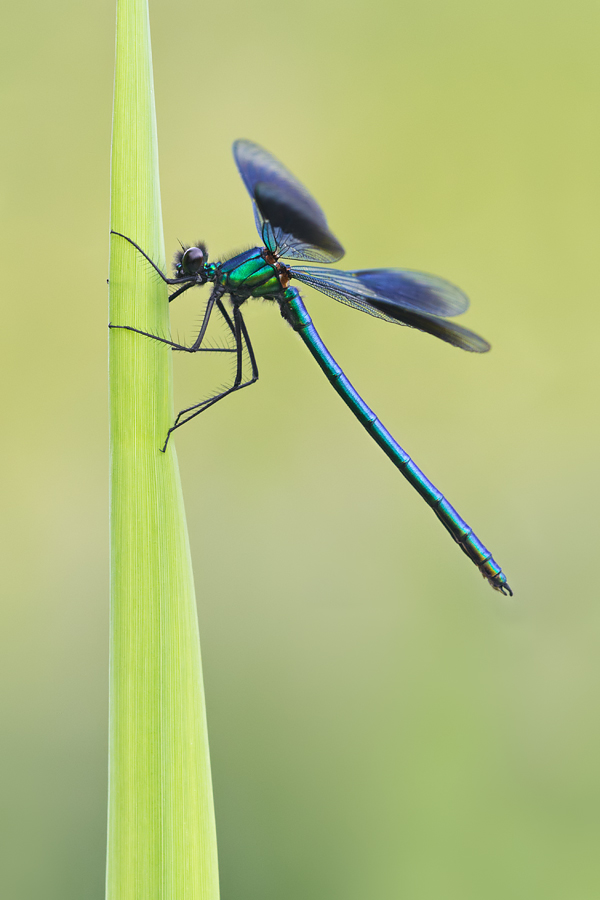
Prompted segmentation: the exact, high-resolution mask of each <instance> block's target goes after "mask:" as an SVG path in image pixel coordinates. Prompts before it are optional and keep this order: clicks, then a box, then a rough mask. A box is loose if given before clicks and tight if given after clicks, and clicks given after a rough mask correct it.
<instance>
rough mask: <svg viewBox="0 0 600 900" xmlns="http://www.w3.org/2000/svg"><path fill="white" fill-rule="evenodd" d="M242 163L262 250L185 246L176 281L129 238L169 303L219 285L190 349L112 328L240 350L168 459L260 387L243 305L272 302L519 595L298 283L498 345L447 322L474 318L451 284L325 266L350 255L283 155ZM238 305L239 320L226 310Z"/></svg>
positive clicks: (460, 343)
mask: <svg viewBox="0 0 600 900" xmlns="http://www.w3.org/2000/svg"><path fill="white" fill-rule="evenodd" d="M233 155H234V158H235V161H236V164H237V167H238V169H239V172H240V175H241V177H242V180H243V182H244V184H245V186H246V189H247V191H248V193H249V194H250V197H251V198H252V204H253V207H254V218H255V221H256V227H257V229H258V233H259V235H260V237H261V239H262V241H263V245H264V246H262V247H254V248H253V249H251V250H247V251H246V252H244V253H240V254H237V255H236V256H233V257H232V258H231V259H227V260H225V261H224V262H218V263H213V262H208V254H207V252H206V247H205V246H204V244H202V243H198V244H196V245H195V246H193V247H187V246H184V247H183V248H182V250H181V251H180V252H178V253H177V254H176V257H175V264H174V269H175V277H174V278H168V277H167V276H166V275H165V273H164V272H162V271H161V269H160V268H159V267H158V266H157V265H156V264H155V263H154V262H153V261H152V260H151V259H150V257H149V256H147V254H146V253H145V252H144V251H143V250H142V249H141V247H139V246H138V245H137V244H136V243H135V242H134V241H133V240H132V239H131V238H129V237H126V235H121V234H120V233H119V232H113V233H114V234H120V237H123V238H125V240H127V241H129V243H130V244H133V246H134V247H135V248H136V250H138V251H139V252H140V253H141V254H142V255H143V256H144V257H145V258H146V259H147V260H148V262H149V263H150V264H151V265H152V266H153V267H154V269H155V270H156V271H157V272H158V274H159V275H160V277H161V278H162V279H163V280H164V281H165V282H166V283H167V284H169V285H177V288H176V290H175V291H174V292H173V293H172V294H171V295H170V297H169V301H171V300H174V299H175V298H176V297H178V296H180V295H181V294H183V293H184V291H187V290H189V288H191V287H194V286H195V285H203V284H206V283H207V282H211V284H213V288H212V292H211V294H210V297H209V299H208V303H207V306H206V310H205V313H204V316H203V319H202V325H201V327H200V331H199V333H198V336H197V338H196V340H195V341H194V342H193V344H191V345H190V346H186V345H184V344H179V343H176V342H174V341H171V340H167V339H166V338H162V337H159V336H158V335H153V334H148V333H147V332H144V331H141V330H140V329H137V328H133V327H131V326H128V325H112V326H111V327H113V328H124V329H126V330H128V331H135V332H137V333H138V334H144V335H146V336H147V337H152V338H154V339H155V340H157V341H161V342H162V343H164V344H168V345H169V346H170V347H172V348H173V349H174V350H181V351H184V352H187V353H196V352H202V351H204V352H234V353H235V354H236V373H235V377H234V379H233V383H232V384H231V385H230V386H229V387H228V388H226V389H225V390H223V391H221V392H220V393H218V394H217V395H216V396H212V397H210V398H208V399H206V400H203V401H201V402H200V403H197V404H194V405H193V406H190V407H187V408H186V409H183V410H181V412H180V413H179V414H178V415H177V418H176V419H175V422H174V424H173V426H172V427H171V428H170V429H169V432H168V434H167V437H166V440H165V444H164V446H163V448H162V449H163V451H164V450H165V449H166V446H167V443H168V441H169V438H170V436H171V434H172V433H173V431H174V430H175V429H176V428H179V427H180V426H181V425H184V424H185V423H186V422H189V421H190V420H191V419H193V418H195V417H196V416H197V415H199V414H200V413H201V412H204V411H205V410H206V409H209V407H211V406H214V404H215V403H218V402H219V401H220V400H222V399H223V398H224V397H227V396H228V395H229V394H232V393H233V392H234V391H239V390H241V389H242V388H244V387H248V385H250V384H254V382H255V381H256V380H257V379H258V366H257V363H256V357H255V355H254V350H253V349H252V343H251V341H250V336H249V334H248V329H247V327H246V323H245V322H244V318H243V314H242V306H243V304H244V303H245V302H246V301H247V300H249V299H250V298H252V297H259V298H262V299H264V300H272V301H274V302H275V303H277V304H278V305H279V309H280V312H281V315H282V317H283V318H284V319H285V321H286V322H288V324H289V325H291V327H292V328H293V329H294V331H295V332H296V333H297V334H298V335H299V336H300V337H301V338H302V340H303V341H304V343H305V344H306V346H307V347H308V349H309V351H310V352H311V354H312V355H313V357H314V358H315V360H316V361H317V364H318V365H319V366H320V368H321V369H322V371H323V372H324V373H325V375H326V377H327V378H328V380H329V381H330V383H331V384H332V385H333V387H334V389H335V390H336V391H337V393H338V394H339V395H340V397H341V398H342V400H343V401H344V403H346V405H347V406H348V407H349V408H350V410H351V411H352V412H353V413H354V415H355V416H356V417H357V419H358V420H359V422H360V423H361V424H362V425H363V427H364V428H365V429H366V430H367V432H368V433H369V434H370V435H371V437H372V438H373V439H374V441H375V442H376V443H377V444H378V445H379V446H380V447H381V449H382V450H383V451H384V453H385V454H386V455H387V456H388V457H389V458H390V459H391V461H392V462H393V463H394V465H395V466H396V467H397V468H398V469H399V470H400V472H401V473H402V474H403V475H404V477H405V478H406V479H407V481H408V482H409V483H410V484H411V485H412V486H413V487H414V488H415V490H417V491H418V493H419V494H420V495H421V497H422V498H423V499H424V500H425V502H426V503H427V505H428V506H430V507H431V509H432V510H433V511H434V513H435V514H436V516H437V517H438V519H439V520H440V521H441V522H442V524H443V525H444V527H445V528H446V529H447V531H449V532H450V534H451V535H452V537H453V538H454V540H455V541H456V543H457V544H458V545H459V546H460V548H461V549H462V551H463V552H464V553H466V555H467V556H468V557H469V559H470V560H472V562H474V563H475V565H476V566H477V568H478V569H479V571H480V572H481V574H482V575H483V577H484V578H486V579H487V581H489V583H490V584H491V586H492V587H493V588H495V589H496V590H498V591H501V592H502V593H503V594H506V595H511V596H512V591H511V589H510V587H509V585H508V582H507V580H506V576H505V575H504V573H503V572H502V569H501V568H500V566H499V565H498V564H497V563H496V562H495V560H494V559H493V557H492V554H491V553H490V551H489V550H487V549H486V547H485V546H484V545H483V544H482V542H481V541H480V540H479V538H478V537H477V536H476V535H475V534H474V532H473V529H472V528H470V527H469V525H467V523H466V522H465V521H464V519H462V518H461V517H460V516H459V514H458V513H457V512H456V510H455V509H454V508H453V507H452V506H451V505H450V503H449V502H448V501H447V500H446V498H445V497H444V496H443V494H441V493H440V491H439V490H438V489H437V488H436V487H435V486H434V485H433V484H432V482H431V481H429V479H428V478H427V477H426V476H425V475H424V473H423V472H421V470H420V469H419V468H418V466H417V465H416V464H415V463H414V462H413V461H412V459H411V458H410V456H409V455H408V454H407V453H406V452H405V451H404V450H403V449H402V447H401V446H400V445H399V444H398V443H397V442H396V441H395V440H394V438H393V437H392V435H391V434H390V432H389V431H388V430H387V429H386V428H384V426H383V425H382V424H381V422H380V421H379V419H378V418H377V416H376V415H375V413H374V412H373V411H372V410H371V409H370V408H369V407H368V406H367V404H366V403H365V401H364V400H363V399H362V397H361V396H360V395H359V394H358V392H357V391H356V390H355V388H354V387H353V386H352V384H351V383H350V381H349V380H348V378H347V377H346V376H345V375H344V373H343V372H342V370H341V368H340V367H339V366H338V364H337V363H336V361H335V360H334V358H333V357H332V356H331V354H330V353H329V351H328V350H327V348H326V346H325V344H324V343H323V341H322V340H321V338H320V337H319V335H318V333H317V330H316V329H315V326H314V325H313V323H312V320H311V318H310V316H309V314H308V311H307V309H306V307H305V306H304V303H303V301H302V298H301V296H300V292H299V291H298V289H297V288H296V287H293V286H292V285H291V284H290V282H291V281H293V280H296V281H299V282H300V283H302V284H306V285H309V286H310V287H313V288H316V290H318V291H321V292H322V293H324V294H327V295H328V296H329V297H333V298H334V299H335V300H339V301H340V302H341V303H345V304H346V305H347V306H351V307H353V308H354V309H358V310H361V312H366V313H369V315H372V316H376V317H377V318H379V319H383V320H384V321H386V322H395V323H396V324H400V325H408V326H409V327H411V328H417V329H419V330H420V331H425V332H427V333H428V334H432V335H434V336H435V337H438V338H440V339H441V340H443V341H447V342H448V343H449V344H453V345H454V346H455V347H460V348H461V349H463V350H469V351H471V352H474V353H485V352H487V351H488V350H489V349H490V345H489V344H488V343H487V341H485V340H484V339H483V338H481V337H479V335H477V334H475V333H474V332H472V331H469V330H468V329H466V328H463V327H461V326H460V325H456V324H455V323H454V322H449V321H447V317H449V316H455V315H458V314H459V313H462V312H464V311H465V310H466V309H467V307H468V305H469V301H468V298H467V297H466V296H465V294H463V292H462V291H461V290H459V288H457V287H455V286H454V285H453V284H450V283H449V282H448V281H445V280H444V279H442V278H437V277H436V276H434V275H427V274H425V273H423V272H415V271H411V270H406V269H359V270H355V271H351V272H345V271H340V270H338V269H330V268H325V267H324V266H323V264H324V263H333V262H337V260H339V259H341V258H342V256H343V255H344V249H343V247H342V245H341V244H340V243H339V241H338V240H337V238H335V237H334V235H333V234H332V233H331V231H330V230H329V227H328V225H327V220H326V218H325V216H324V214H323V211H322V210H321V208H320V207H319V205H318V204H317V203H316V201H315V200H314V199H313V197H312V196H311V195H310V194H309V193H308V191H307V190H306V188H305V187H304V186H303V185H302V184H301V183H300V182H299V181H298V180H297V179H296V178H295V177H294V176H293V175H292V173H291V172H289V171H288V169H286V168H285V166H283V165H282V164H281V163H280V162H279V161H278V160H277V159H275V157H273V156H272V155H271V154H270V153H268V152H267V151H266V150H264V149H263V148H262V147H260V146H259V145H258V144H255V143H253V142H252V141H246V140H239V141H236V142H235V143H234V145H233ZM282 259H286V260H303V261H305V262H315V263H320V264H321V265H320V266H318V267H316V266H306V265H300V266H299V265H295V264H294V265H289V264H287V263H284V262H282ZM225 296H228V297H229V301H230V304H231V313H230V312H229V311H228V310H227V308H226V307H225V305H224V303H223V298H224V297H225ZM215 309H216V310H218V312H219V314H220V315H221V316H222V318H223V320H224V322H225V324H226V327H227V328H228V330H229V331H230V333H231V335H232V336H233V341H234V344H235V346H234V347H231V348H215V347H212V348H211V347H203V346H202V343H203V341H204V338H205V335H206V330H207V328H208V323H209V320H210V318H211V315H212V314H213V312H214V311H215ZM245 354H247V355H248V358H249V360H250V366H251V371H252V374H251V376H250V377H249V378H247V379H246V380H244V377H243V364H244V358H245Z"/></svg>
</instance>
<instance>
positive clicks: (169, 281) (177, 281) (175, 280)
mask: <svg viewBox="0 0 600 900" xmlns="http://www.w3.org/2000/svg"><path fill="white" fill-rule="evenodd" d="M110 233H111V234H116V235H118V236H119V237H122V238H124V239H125V240H126V241H129V243H130V244H131V245H132V246H133V247H135V249H136V250H137V251H138V252H139V253H141V254H142V256H143V257H144V259H147V260H148V262H149V263H150V265H151V266H152V268H153V269H154V271H155V272H158V274H159V275H160V277H161V278H162V280H163V281H165V282H166V283H167V284H183V283H184V282H186V281H188V282H190V281H191V283H192V284H194V283H195V281H196V276H195V275H186V276H185V277H184V278H167V276H166V275H165V273H164V272H163V271H162V269H159V268H158V266H157V265H156V263H155V262H154V261H153V260H152V259H150V257H149V256H148V254H147V253H144V251H143V250H142V248H141V247H140V246H139V245H138V244H136V242H135V241H132V240H131V238H128V237H127V235H126V234H121V232H120V231H112V230H111V232H110ZM172 299H173V298H172V297H171V300H172Z"/></svg>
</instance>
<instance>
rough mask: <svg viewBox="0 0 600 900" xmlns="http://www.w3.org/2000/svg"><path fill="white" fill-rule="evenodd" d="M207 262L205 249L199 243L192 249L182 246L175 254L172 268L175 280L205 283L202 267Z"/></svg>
mask: <svg viewBox="0 0 600 900" xmlns="http://www.w3.org/2000/svg"><path fill="white" fill-rule="evenodd" d="M207 260H208V253H207V251H206V247H205V246H204V244H202V243H201V242H200V241H199V242H198V243H197V244H195V245H194V246H193V247H184V246H182V248H181V250H178V251H177V253H176V254H175V261H174V263H173V268H174V270H175V275H176V277H177V278H186V277H187V278H193V277H195V278H197V279H198V282H199V283H200V284H204V283H205V282H206V280H207V279H206V273H205V271H204V266H205V265H206V262H207Z"/></svg>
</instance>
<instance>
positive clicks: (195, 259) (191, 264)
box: [181, 247, 204, 275]
mask: <svg viewBox="0 0 600 900" xmlns="http://www.w3.org/2000/svg"><path fill="white" fill-rule="evenodd" d="M181 267H182V269H183V271H184V272H185V274H186V275H197V274H198V273H199V272H200V270H201V269H203V268H204V253H203V252H202V250H201V249H200V248H199V247H189V248H188V249H187V250H186V251H185V253H184V254H183V257H182V259H181Z"/></svg>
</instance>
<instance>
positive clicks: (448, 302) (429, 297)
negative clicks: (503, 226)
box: [352, 269, 469, 316]
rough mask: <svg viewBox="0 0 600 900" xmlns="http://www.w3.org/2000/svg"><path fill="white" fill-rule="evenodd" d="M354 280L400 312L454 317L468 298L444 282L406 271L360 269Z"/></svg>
mask: <svg viewBox="0 0 600 900" xmlns="http://www.w3.org/2000/svg"><path fill="white" fill-rule="evenodd" d="M352 274H354V275H356V277H357V278H358V280H359V281H360V282H361V283H362V284H364V285H365V286H366V287H368V288H369V290H371V291H373V292H374V293H375V294H377V296H378V297H381V298H382V299H383V300H389V301H390V302H392V303H397V304H398V305H400V306H402V307H403V308H404V309H410V310H414V311H415V312H424V313H429V314H430V315H433V316H458V315H460V313H463V312H464V311H465V310H466V309H468V307H469V298H468V297H467V296H466V295H465V294H463V292H462V291H461V290H460V288H457V287H456V285H454V284H451V283H450V282H449V281H446V280H445V279H444V278H438V277H437V276H435V275H428V274H427V273H426V272H412V271H410V270H409V269H361V270H358V271H355V272H353V273H352Z"/></svg>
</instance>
